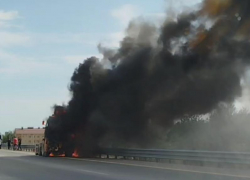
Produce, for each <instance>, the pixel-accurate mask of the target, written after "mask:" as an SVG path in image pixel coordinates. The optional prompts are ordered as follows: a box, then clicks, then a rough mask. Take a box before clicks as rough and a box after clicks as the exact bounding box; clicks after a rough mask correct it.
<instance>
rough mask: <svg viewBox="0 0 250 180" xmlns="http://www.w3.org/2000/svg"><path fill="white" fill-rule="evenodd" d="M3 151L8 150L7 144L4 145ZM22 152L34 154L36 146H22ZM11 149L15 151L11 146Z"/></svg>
mask: <svg viewBox="0 0 250 180" xmlns="http://www.w3.org/2000/svg"><path fill="white" fill-rule="evenodd" d="M2 148H3V149H8V145H7V143H3V144H2ZM21 148H22V151H28V152H34V151H35V145H21ZM10 149H11V150H13V146H10Z"/></svg>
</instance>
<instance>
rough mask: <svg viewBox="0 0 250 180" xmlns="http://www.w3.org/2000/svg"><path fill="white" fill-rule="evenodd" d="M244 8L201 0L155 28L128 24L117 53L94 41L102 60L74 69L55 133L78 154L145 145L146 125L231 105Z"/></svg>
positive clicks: (239, 3)
mask: <svg viewBox="0 0 250 180" xmlns="http://www.w3.org/2000/svg"><path fill="white" fill-rule="evenodd" d="M249 8H250V2H249V1H248V0H205V1H204V2H203V3H202V7H201V8H200V9H199V10H198V11H196V12H192V13H189V14H182V15H180V16H179V17H178V18H177V20H172V21H171V20H169V19H166V21H165V22H164V24H163V25H162V27H161V28H160V29H158V28H157V27H155V26H154V25H153V24H150V23H149V22H143V21H140V22H138V21H137V22H131V23H130V24H129V26H128V28H127V30H126V34H127V35H126V37H125V38H124V39H123V40H122V41H121V42H120V48H119V49H118V50H116V51H114V50H109V49H108V48H105V47H102V46H101V45H100V46H99V47H98V48H99V51H100V52H101V53H103V56H104V60H102V59H97V58H95V57H90V58H88V59H86V60H84V62H83V63H82V64H80V65H79V67H78V68H76V70H75V72H74V73H73V76H72V78H71V84H70V88H69V89H70V92H71V93H72V99H71V100H70V102H69V103H68V106H67V115H65V116H64V117H61V121H62V124H61V129H62V131H61V132H63V133H65V134H67V133H68V134H70V133H74V134H76V139H78V140H77V143H76V144H75V146H76V147H77V148H79V149H80V150H81V151H82V152H87V151H90V150H91V149H93V147H95V146H98V145H102V146H112V145H114V144H115V143H116V142H120V143H123V142H124V143H125V142H127V143H130V144H137V145H138V146H141V147H146V146H147V144H150V143H151V142H154V140H155V137H154V135H155V133H157V132H154V131H152V128H151V127H156V126H159V127H161V128H167V127H170V126H171V125H173V122H174V120H175V119H179V118H182V117H183V116H187V115H188V116H193V115H199V114H206V113H209V112H211V111H212V110H213V109H215V108H216V107H217V106H218V104H219V103H231V102H233V101H234V100H235V99H236V98H237V97H239V96H241V93H242V87H241V77H242V76H243V75H244V72H245V70H246V67H247V66H248V65H249V63H250V61H249V57H250V51H249V50H248V49H249V48H250V46H249V45H250V44H249V30H250V19H249V18H250V17H249V16H250V14H249V13H248V9H249ZM107 61H108V63H109V65H108V66H107ZM155 131H156V130H155Z"/></svg>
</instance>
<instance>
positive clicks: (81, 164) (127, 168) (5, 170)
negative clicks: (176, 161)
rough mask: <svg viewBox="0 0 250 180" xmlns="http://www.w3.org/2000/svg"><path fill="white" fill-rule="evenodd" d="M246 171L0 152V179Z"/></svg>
mask: <svg viewBox="0 0 250 180" xmlns="http://www.w3.org/2000/svg"><path fill="white" fill-rule="evenodd" d="M248 171H249V170H247V169H246V170H242V169H239V170H236V169H219V170H218V168H214V169H211V168H210V169H208V168H205V167H204V168H202V167H189V166H182V165H167V164H164V163H150V162H139V161H127V160H105V159H104V160H101V159H71V158H55V157H53V158H44V157H39V156H35V155H33V154H30V153H26V152H16V151H15V152H14V151H8V150H0V180H34V179H35V180H50V179H51V180H67V179H70V180H84V179H86V180H101V179H102V180H106V179H112V180H113V179H117V180H134V179H135V180H158V179H159V180H160V179H167V180H210V179H212V180H224V179H225V180H236V179H250V174H249V173H248ZM248 174H249V175H248Z"/></svg>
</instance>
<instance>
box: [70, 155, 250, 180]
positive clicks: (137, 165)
mask: <svg viewBox="0 0 250 180" xmlns="http://www.w3.org/2000/svg"><path fill="white" fill-rule="evenodd" d="M66 159H73V160H78V161H91V162H100V163H107V164H119V165H126V166H135V167H145V168H153V169H162V170H170V171H181V172H189V173H198V174H209V175H217V176H228V177H236V178H249V179H250V176H241V175H231V174H223V173H214V172H204V171H195V170H185V169H178V168H166V167H157V166H148V165H139V164H130V163H120V162H108V161H102V160H92V159H80V158H67V157H66Z"/></svg>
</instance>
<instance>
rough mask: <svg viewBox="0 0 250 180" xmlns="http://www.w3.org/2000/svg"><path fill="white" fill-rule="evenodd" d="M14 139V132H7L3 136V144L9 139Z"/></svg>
mask: <svg viewBox="0 0 250 180" xmlns="http://www.w3.org/2000/svg"><path fill="white" fill-rule="evenodd" d="M13 138H14V133H13V131H8V132H5V134H4V135H3V143H6V142H7V141H8V139H10V140H12V139H13Z"/></svg>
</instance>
